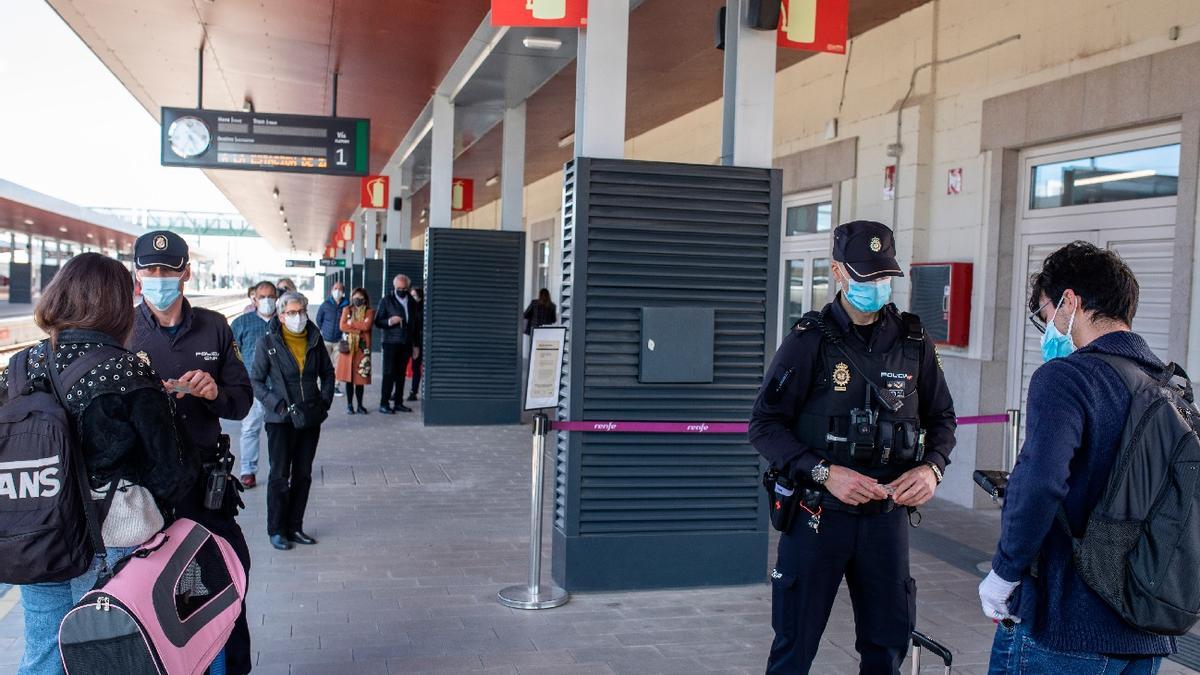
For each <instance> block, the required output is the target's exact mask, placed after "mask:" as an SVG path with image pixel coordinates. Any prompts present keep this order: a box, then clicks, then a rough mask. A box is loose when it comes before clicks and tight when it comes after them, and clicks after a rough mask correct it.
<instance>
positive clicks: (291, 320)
mask: <svg viewBox="0 0 1200 675" xmlns="http://www.w3.org/2000/svg"><path fill="white" fill-rule="evenodd" d="M307 323H308V317H307V316H305V315H303V314H297V315H296V316H285V317H283V325H284V326H285V327H286V328H287V329H288V330H290V331H292V332H293V333H299V332H301V331H303V330H304V325H305V324H307Z"/></svg>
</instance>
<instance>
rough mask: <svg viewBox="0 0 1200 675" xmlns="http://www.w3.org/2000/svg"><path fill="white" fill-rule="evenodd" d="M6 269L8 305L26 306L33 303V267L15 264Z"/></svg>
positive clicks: (25, 264)
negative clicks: (7, 270)
mask: <svg viewBox="0 0 1200 675" xmlns="http://www.w3.org/2000/svg"><path fill="white" fill-rule="evenodd" d="M8 267H9V273H8V303H9V304H10V305H16V304H23V305H27V304H29V303H31V302H33V265H31V264H30V263H16V262H15V263H10V264H9V266H8Z"/></svg>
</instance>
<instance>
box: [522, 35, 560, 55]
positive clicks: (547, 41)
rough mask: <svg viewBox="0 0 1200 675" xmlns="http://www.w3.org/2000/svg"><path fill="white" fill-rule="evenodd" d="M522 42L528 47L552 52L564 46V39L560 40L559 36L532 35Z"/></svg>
mask: <svg viewBox="0 0 1200 675" xmlns="http://www.w3.org/2000/svg"><path fill="white" fill-rule="evenodd" d="M521 44H523V45H525V48H526V49H536V50H538V51H546V52H552V51H554V50H556V49H558V48H559V47H561V46H562V40H559V39H558V38H547V37H532V36H530V37H527V38H525V39H524V40H521Z"/></svg>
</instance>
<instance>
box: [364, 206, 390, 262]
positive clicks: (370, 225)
mask: <svg viewBox="0 0 1200 675" xmlns="http://www.w3.org/2000/svg"><path fill="white" fill-rule="evenodd" d="M388 208H389V209H390V208H391V204H388ZM385 213H386V211H385ZM365 215H366V221H367V222H366V223H364V227H363V243H364V246H365V247H364V250H363V258H365V259H367V260H374V259H376V258H378V257H379V251H377V250H376V249H375V239H376V234H377V233H378V231H379V212H378V211H367V212H366V214H365Z"/></svg>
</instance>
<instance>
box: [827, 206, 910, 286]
mask: <svg viewBox="0 0 1200 675" xmlns="http://www.w3.org/2000/svg"><path fill="white" fill-rule="evenodd" d="M833 259H834V260H836V261H838V262H840V263H842V264H843V265H845V267H846V271H847V272H849V273H850V277H851V278H853V279H854V280H855V281H877V280H879V279H882V278H884V277H902V276H904V272H902V271H901V270H900V264H899V263H897V262H896V240H895V238H894V237H893V236H892V230H891V229H890V228H889V227H888V226H887V225H884V224H883V223H877V222H875V221H873V220H855V221H851V222H849V223H843V224H841V225H838V227H837V229H836V230H834V231H833Z"/></svg>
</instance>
